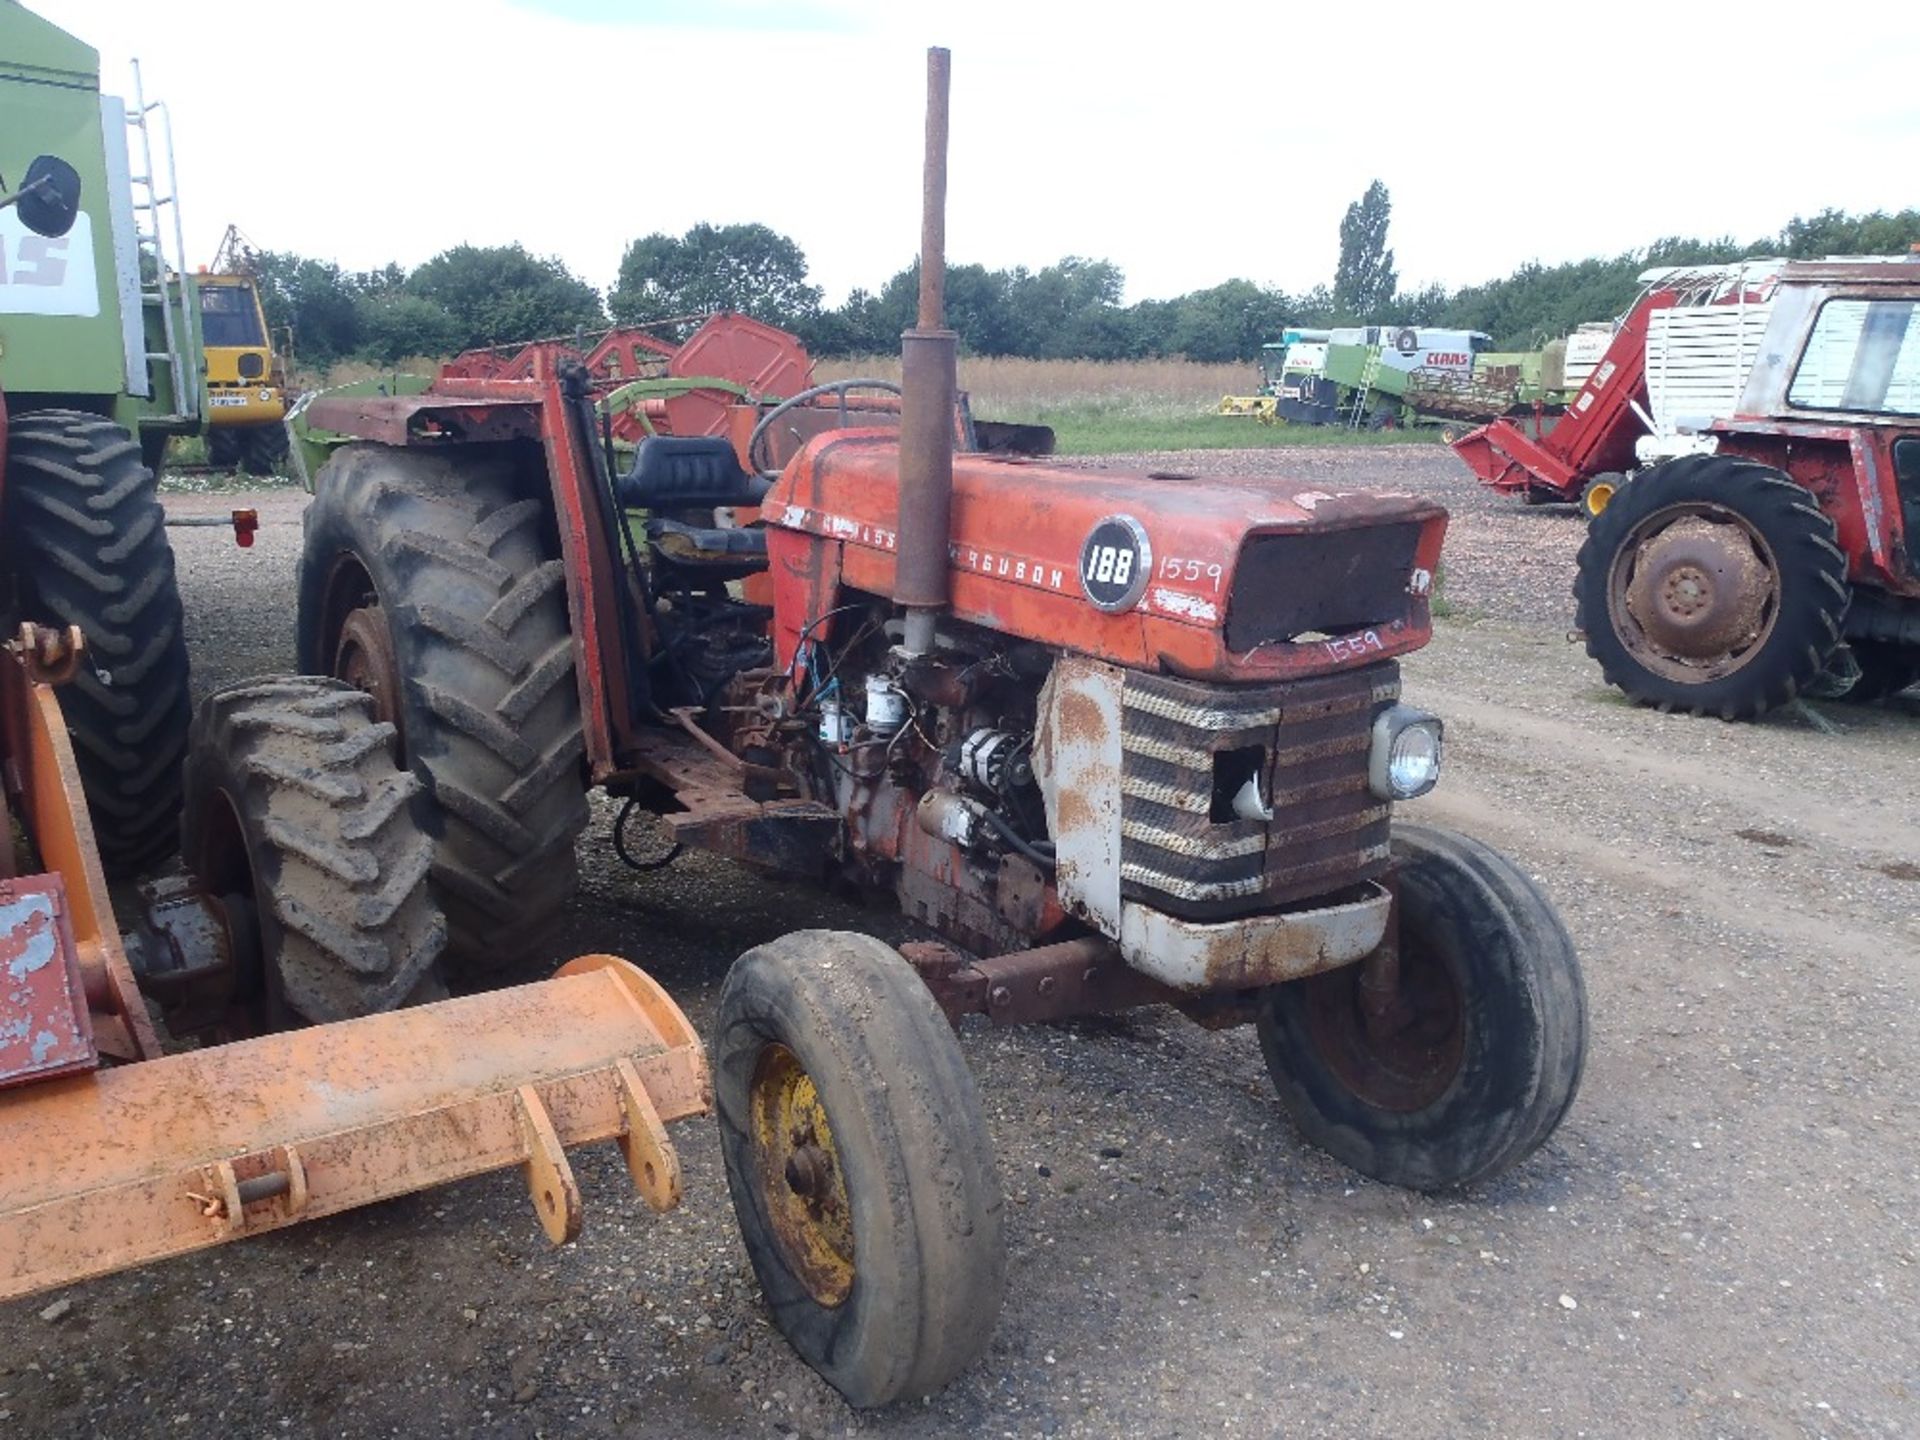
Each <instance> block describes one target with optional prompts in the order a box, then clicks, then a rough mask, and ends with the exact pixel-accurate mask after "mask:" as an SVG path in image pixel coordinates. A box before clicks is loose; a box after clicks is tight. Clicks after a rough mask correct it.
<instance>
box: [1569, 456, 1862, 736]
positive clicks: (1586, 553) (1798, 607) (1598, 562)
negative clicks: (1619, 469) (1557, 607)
mask: <svg viewBox="0 0 1920 1440" xmlns="http://www.w3.org/2000/svg"><path fill="white" fill-rule="evenodd" d="M1683 527H1692V533H1693V535H1694V536H1696V537H1697V536H1701V535H1709V534H1710V535H1712V536H1717V537H1721V538H1719V539H1713V540H1709V541H1707V542H1706V544H1707V546H1708V547H1709V549H1710V551H1711V553H1712V554H1713V555H1714V556H1716V557H1718V561H1717V562H1716V563H1715V564H1708V563H1705V562H1701V561H1699V560H1698V559H1697V556H1698V555H1699V554H1704V553H1708V552H1707V551H1703V550H1702V549H1701V547H1700V544H1699V543H1698V542H1697V541H1696V540H1694V539H1689V540H1686V541H1679V540H1676V539H1675V538H1674V537H1678V536H1680V535H1682V534H1683ZM1720 562H1724V563H1720ZM1663 564H1665V565H1667V566H1668V568H1667V569H1665V570H1663V569H1662V568H1661V566H1662V565H1663ZM1716 564H1717V567H1718V568H1716ZM1736 568H1738V569H1740V570H1741V571H1742V574H1741V575H1735V574H1734V573H1733V571H1734V570H1735V569H1736ZM1663 574H1664V575H1666V576H1667V577H1668V578H1667V579H1666V580H1665V581H1661V580H1660V579H1659V577H1660V576H1661V575H1663ZM1846 576H1847V562H1846V557H1845V556H1844V555H1842V554H1841V552H1840V547H1839V545H1838V544H1837V543H1836V541H1835V531H1834V526H1833V522H1832V520H1830V519H1828V518H1827V516H1826V515H1825V514H1823V513H1822V512H1821V510H1820V507H1819V505H1818V504H1817V503H1816V501H1815V500H1814V498H1813V496H1812V495H1811V494H1809V493H1808V492H1807V491H1806V490H1805V489H1803V488H1802V487H1800V486H1799V485H1796V484H1795V483H1794V482H1793V481H1792V480H1791V479H1789V478H1788V477H1787V476H1786V475H1784V474H1782V473H1781V472H1780V471H1778V470H1775V469H1772V468H1770V467H1768V466H1765V465H1759V464H1756V463H1754V462H1753V461H1751V460H1741V459H1737V458H1735V457H1733V456H1726V455H1690V456H1687V457H1685V458H1684V459H1680V460H1670V461H1668V462H1667V463H1665V464H1663V465H1657V466H1655V467H1654V468H1653V469H1651V470H1647V471H1645V472H1643V473H1642V474H1640V475H1637V476H1635V477H1634V480H1633V482H1632V483H1631V484H1629V485H1628V486H1626V488H1625V489H1623V490H1621V491H1619V492H1618V493H1617V494H1616V495H1615V496H1614V497H1613V499H1612V500H1611V501H1610V502H1609V504H1608V505H1607V507H1606V509H1604V510H1603V511H1601V513H1600V514H1599V515H1597V516H1595V517H1594V518H1593V521H1592V523H1591V524H1590V525H1589V526H1588V527H1587V536H1586V541H1585V543H1584V544H1582V545H1581V547H1580V557H1579V570H1578V573H1577V575H1576V576H1575V579H1574V585H1573V595H1574V602H1575V606H1574V623H1575V625H1576V626H1577V627H1578V628H1579V629H1580V630H1581V631H1583V632H1584V633H1585V635H1586V642H1587V653H1588V654H1589V655H1591V656H1592V657H1593V658H1594V659H1595V660H1597V661H1598V662H1599V663H1600V669H1601V673H1602V674H1604V675H1605V676H1606V678H1607V682H1608V683H1609V684H1611V685H1614V686H1617V687H1618V688H1619V689H1621V690H1622V691H1624V692H1625V693H1626V694H1627V695H1628V696H1629V697H1630V698H1631V699H1633V700H1635V701H1636V702H1638V703H1640V704H1642V705H1654V706H1657V707H1659V708H1660V709H1661V710H1685V711H1690V712H1692V713H1693V714H1695V715H1718V716H1720V717H1721V718H1722V719H1726V720H1744V719H1752V718H1754V717H1755V716H1758V715H1762V714H1764V713H1765V712H1766V711H1768V710H1771V709H1773V708H1774V707H1776V706H1779V705H1784V704H1786V703H1787V702H1788V701H1790V700H1792V699H1793V698H1794V697H1795V696H1797V695H1798V694H1800V692H1801V691H1802V690H1804V689H1805V688H1806V687H1807V686H1808V685H1810V684H1811V683H1812V682H1813V681H1814V680H1815V679H1817V678H1818V677H1819V675H1820V673H1821V672H1822V671H1823V670H1824V669H1825V668H1826V664H1827V659H1828V657H1829V656H1830V655H1831V654H1832V653H1833V649H1834V647H1835V646H1836V645H1838V644H1839V643H1840V620H1841V617H1842V616H1843V615H1845V613H1846V608H1847V584H1846ZM1755 577H1759V578H1757V579H1756V578H1755ZM1682 584H1684V585H1685V586H1687V587H1688V588H1687V589H1686V590H1684V591H1676V590H1675V589H1674V587H1675V586H1677V585H1682ZM1656 591H1657V592H1658V594H1659V595H1660V596H1671V595H1675V594H1679V595H1680V597H1681V598H1680V600H1679V601H1677V602H1674V601H1660V602H1658V603H1656V598H1655V592H1656ZM1689 605H1691V606H1695V607H1696V610H1695V612H1693V613H1697V615H1698V616H1699V617H1700V618H1699V620H1698V622H1697V623H1698V625H1699V627H1700V631H1701V633H1698V634H1693V633H1689V628H1688V627H1689V626H1691V625H1694V624H1695V623H1696V622H1695V620H1694V618H1693V614H1692V613H1690V614H1685V615H1682V614H1680V613H1679V612H1680V610H1681V609H1683V608H1684V607H1685V606H1689ZM1636 607H1638V611H1639V613H1636ZM1729 617H1730V618H1729Z"/></svg>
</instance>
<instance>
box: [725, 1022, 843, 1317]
mask: <svg viewBox="0 0 1920 1440" xmlns="http://www.w3.org/2000/svg"><path fill="white" fill-rule="evenodd" d="M748 1115H749V1119H750V1123H751V1125H752V1131H751V1134H752V1139H753V1149H754V1160H755V1165H754V1178H755V1182H756V1184H757V1185H758V1187H759V1190H760V1202H761V1206H762V1208H763V1210H764V1212H765V1214H766V1217H767V1223H768V1226H769V1227H770V1228H771V1229H772V1231H773V1238H774V1243H775V1244H776V1245H778V1246H779V1247H780V1254H781V1258H782V1259H783V1260H785V1261H786V1264H787V1268H788V1269H789V1270H790V1271H792V1272H793V1274H794V1275H795V1276H796V1277H797V1278H798V1279H799V1281H800V1283H801V1284H802V1285H804V1286H805V1287H806V1289H807V1293H808V1294H809V1295H811V1296H812V1297H813V1298H814V1300H815V1301H817V1302H818V1303H819V1304H821V1305H824V1306H827V1307H829V1308H831V1307H832V1306H835V1305H839V1304H841V1303H842V1302H843V1301H845V1300H846V1298H847V1296H848V1295H849V1294H851V1293H852V1291H853V1275H854V1265H853V1207H852V1206H851V1205H849V1204H848V1203H847V1179H846V1173H845V1172H844V1171H843V1170H842V1169H841V1166H840V1152H839V1151H838V1150H837V1149H835V1147H834V1143H833V1130H832V1127H831V1126H829V1125H828V1123H827V1110H826V1106H825V1105H823V1104H822V1103H821V1101H820V1092H819V1090H818V1089H816V1088H815V1086H814V1083H813V1077H812V1076H811V1075H809V1074H807V1072H806V1067H804V1066H803V1065H801V1063H800V1059H799V1057H798V1056H797V1055H795V1054H794V1053H793V1052H792V1051H791V1050H789V1049H788V1048H787V1047H786V1046H784V1045H779V1044H774V1045H769V1046H767V1048H766V1049H765V1050H764V1051H762V1052H761V1055H760V1062H759V1064H757V1065H756V1066H755V1067H754V1072H753V1086H752V1089H751V1091H750V1092H749V1095H748Z"/></svg>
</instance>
